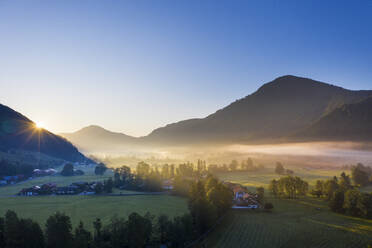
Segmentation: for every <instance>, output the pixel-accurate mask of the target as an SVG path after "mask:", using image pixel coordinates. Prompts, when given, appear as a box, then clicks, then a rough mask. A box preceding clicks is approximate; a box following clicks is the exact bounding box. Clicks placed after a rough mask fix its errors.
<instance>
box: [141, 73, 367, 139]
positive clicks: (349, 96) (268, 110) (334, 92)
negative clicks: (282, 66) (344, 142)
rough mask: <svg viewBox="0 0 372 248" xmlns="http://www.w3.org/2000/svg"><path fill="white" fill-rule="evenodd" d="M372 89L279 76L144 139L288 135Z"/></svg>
mask: <svg viewBox="0 0 372 248" xmlns="http://www.w3.org/2000/svg"><path fill="white" fill-rule="evenodd" d="M369 96H372V91H351V90H346V89H343V88H340V87H336V86H333V85H329V84H325V83H322V82H318V81H314V80H311V79H307V78H300V77H295V76H283V77H280V78H277V79H275V80H274V81H272V82H269V83H267V84H265V85H263V86H262V87H261V88H260V89H258V90H257V91H256V92H255V93H253V94H251V95H249V96H247V97H245V98H243V99H240V100H238V101H235V102H234V103H232V104H230V105H229V106H227V107H225V108H223V109H221V110H219V111H217V112H216V113H214V114H212V115H210V116H208V117H206V118H204V119H191V120H186V121H181V122H178V123H173V124H170V125H167V126H165V127H163V128H159V129H156V130H154V131H153V132H152V133H151V134H150V135H149V136H147V137H145V140H147V141H150V142H167V143H183V142H186V143H189V142H221V141H222V142H235V141H253V140H269V139H271V140H272V139H276V138H279V137H284V136H288V135H291V134H292V133H294V132H296V131H298V130H301V129H303V128H305V127H307V126H309V125H311V124H312V123H314V122H316V121H317V120H319V119H320V118H321V117H322V116H324V115H326V114H327V113H329V112H331V111H332V110H334V109H335V108H337V107H339V106H342V105H344V104H348V103H355V102H359V101H361V100H363V99H366V98H367V97H369Z"/></svg>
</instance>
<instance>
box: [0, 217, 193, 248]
mask: <svg viewBox="0 0 372 248" xmlns="http://www.w3.org/2000/svg"><path fill="white" fill-rule="evenodd" d="M93 226H94V232H93V233H91V232H90V231H88V230H87V229H86V228H85V227H84V224H83V222H80V224H79V225H78V227H76V228H75V229H74V230H73V228H72V225H71V219H70V217H68V216H67V215H65V214H63V213H59V212H57V213H55V214H53V215H51V216H50V217H49V218H48V219H47V221H46V224H45V230H44V232H43V230H42V229H41V227H40V225H39V224H38V223H37V222H34V221H33V220H31V219H23V218H19V217H18V216H17V214H16V213H15V212H13V211H7V212H6V214H5V217H4V218H1V217H0V247H2V248H44V247H48V248H106V247H107V248H108V247H110V248H122V247H136V248H137V247H138V248H139V247H144V246H145V245H151V246H154V247H155V246H159V245H161V244H165V245H167V246H169V247H184V246H185V245H186V244H187V242H190V241H191V240H192V239H193V238H194V237H193V224H192V218H191V216H190V215H189V214H185V215H183V216H179V217H175V218H174V219H169V218H168V216H166V215H160V216H158V217H157V218H155V216H153V215H151V214H149V213H147V214H145V215H144V216H142V215H139V214H138V213H135V212H134V213H131V214H130V215H129V216H128V218H127V219H125V218H118V217H114V218H112V219H111V222H110V223H109V224H108V225H105V226H104V225H103V224H102V222H101V220H100V219H96V220H95V221H94V222H93Z"/></svg>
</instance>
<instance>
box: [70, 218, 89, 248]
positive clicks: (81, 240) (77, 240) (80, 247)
mask: <svg viewBox="0 0 372 248" xmlns="http://www.w3.org/2000/svg"><path fill="white" fill-rule="evenodd" d="M73 247H75V248H90V247H92V234H91V233H90V232H89V231H87V230H86V229H85V228H84V224H83V222H81V221H80V223H79V226H78V227H77V228H75V236H74V246H73Z"/></svg>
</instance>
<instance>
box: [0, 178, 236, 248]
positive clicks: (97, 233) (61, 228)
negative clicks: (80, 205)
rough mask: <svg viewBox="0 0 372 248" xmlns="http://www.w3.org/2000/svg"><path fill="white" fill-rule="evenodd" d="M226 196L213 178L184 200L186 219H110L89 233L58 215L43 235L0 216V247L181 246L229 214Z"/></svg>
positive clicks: (32, 225) (29, 223) (29, 224)
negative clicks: (186, 205) (186, 209)
mask: <svg viewBox="0 0 372 248" xmlns="http://www.w3.org/2000/svg"><path fill="white" fill-rule="evenodd" d="M232 197H233V194H232V192H231V191H230V190H229V189H228V188H227V187H226V186H225V185H224V184H222V183H221V182H219V181H218V180H217V179H216V178H214V177H212V176H209V177H207V178H206V179H203V180H199V181H195V182H193V183H192V185H191V189H190V192H189V198H188V207H189V210H190V214H184V215H182V216H178V217H174V218H173V219H171V218H169V217H168V216H166V215H160V216H158V217H155V216H153V215H151V214H149V213H146V214H145V215H140V214H138V213H135V212H134V213H131V214H130V215H129V216H128V218H119V217H114V218H112V219H111V221H110V223H109V224H107V225H103V224H102V222H101V220H100V219H99V218H97V219H96V220H95V221H94V222H93V227H94V232H93V233H92V232H90V231H88V230H87V229H86V228H85V227H84V223H83V222H80V224H79V225H78V227H76V228H75V229H74V230H73V228H72V225H71V219H70V218H69V217H68V216H67V215H65V214H63V213H59V212H57V213H55V214H53V215H51V216H50V217H49V218H48V219H47V221H46V224H45V228H44V231H43V230H42V229H41V227H40V225H39V224H38V223H37V222H34V221H33V220H31V219H23V218H19V217H18V216H17V214H16V213H15V212H13V211H7V212H6V214H5V217H4V218H1V217H0V247H4V248H44V247H46V248H70V247H72V248H109V247H110V248H125V247H128V248H131V247H135V248H137V247H138V248H140V247H159V246H165V247H186V246H187V245H188V244H190V243H191V242H192V241H193V240H195V239H197V238H198V237H200V235H202V234H204V233H205V232H206V231H207V230H208V229H209V228H211V227H212V226H213V225H214V224H215V223H216V221H217V220H218V218H219V217H221V216H223V215H224V213H225V212H226V211H227V210H228V209H230V207H231V204H232Z"/></svg>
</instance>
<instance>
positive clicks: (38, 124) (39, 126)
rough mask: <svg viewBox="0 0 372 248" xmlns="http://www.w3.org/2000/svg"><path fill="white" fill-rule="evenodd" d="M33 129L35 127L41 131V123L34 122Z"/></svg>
mask: <svg viewBox="0 0 372 248" xmlns="http://www.w3.org/2000/svg"><path fill="white" fill-rule="evenodd" d="M35 127H36V128H37V129H42V128H44V124H43V123H42V122H36V123H35Z"/></svg>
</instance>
